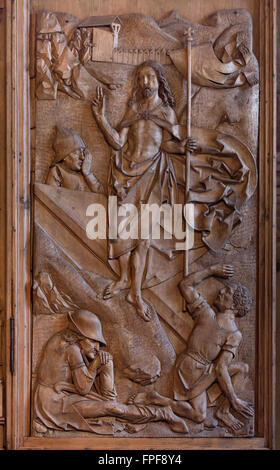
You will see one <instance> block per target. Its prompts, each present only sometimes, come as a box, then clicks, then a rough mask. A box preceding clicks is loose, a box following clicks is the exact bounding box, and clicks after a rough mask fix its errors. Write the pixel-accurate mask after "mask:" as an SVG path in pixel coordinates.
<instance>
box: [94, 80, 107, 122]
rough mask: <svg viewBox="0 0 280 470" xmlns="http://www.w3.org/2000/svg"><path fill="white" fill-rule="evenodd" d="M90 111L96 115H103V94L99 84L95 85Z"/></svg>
mask: <svg viewBox="0 0 280 470" xmlns="http://www.w3.org/2000/svg"><path fill="white" fill-rule="evenodd" d="M92 112H93V114H94V116H96V117H100V116H104V112H105V96H104V93H103V88H102V87H101V86H97V87H96V97H95V99H94V100H93V102H92Z"/></svg>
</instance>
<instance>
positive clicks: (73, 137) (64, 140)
mask: <svg viewBox="0 0 280 470" xmlns="http://www.w3.org/2000/svg"><path fill="white" fill-rule="evenodd" d="M85 148H86V145H85V143H84V141H83V139H82V138H81V137H80V136H79V135H78V134H77V133H76V132H75V131H73V130H72V129H66V127H61V126H57V127H56V134H55V140H54V143H53V149H54V151H55V157H54V159H53V162H52V166H54V165H55V164H56V163H59V162H61V161H62V160H64V158H66V157H67V156H68V155H69V154H70V153H71V152H75V151H76V150H80V149H85Z"/></svg>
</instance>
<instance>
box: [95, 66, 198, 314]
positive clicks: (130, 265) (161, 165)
mask: <svg viewBox="0 0 280 470" xmlns="http://www.w3.org/2000/svg"><path fill="white" fill-rule="evenodd" d="M174 105H175V100H174V98H173V96H172V93H171V90H170V88H169V84H168V82H167V78H166V75H165V71H164V69H163V67H162V66H161V65H160V64H159V63H157V62H153V61H147V62H144V63H143V64H141V65H140V66H139V67H138V68H137V70H136V77H135V83H134V88H133V90H132V95H131V99H130V101H129V104H128V108H127V111H126V113H125V116H124V118H123V120H122V122H121V124H120V125H119V127H118V130H116V129H113V128H112V127H111V125H110V124H109V122H108V121H107V119H106V116H105V97H104V95H103V91H102V89H101V88H97V96H96V99H95V100H94V101H93V106H92V110H93V114H94V117H95V119H96V121H97V123H98V125H99V127H100V129H101V131H102V132H103V134H104V137H105V138H106V140H107V142H108V143H109V145H110V146H111V147H112V148H113V150H114V152H113V155H112V158H111V165H110V172H109V193H110V194H111V195H116V196H117V197H118V204H119V205H121V204H128V203H129V204H133V205H134V206H135V207H136V208H137V210H138V214H140V213H141V204H158V206H161V205H162V204H164V203H169V204H173V203H174V198H175V193H176V179H175V174H174V169H173V167H172V163H171V161H170V159H169V157H168V152H169V153H182V154H184V153H185V147H186V145H187V148H188V150H189V151H194V150H195V148H196V142H195V141H194V140H193V139H187V140H185V141H184V142H179V137H178V135H176V134H175V133H174V132H175V130H176V125H177V124H178V121H177V117H176V114H175V112H174V110H173V107H174ZM174 126H175V127H174ZM152 230H153V227H152V226H151V227H150V232H149V233H150V235H149V238H148V239H145V240H141V239H140V238H138V239H128V240H124V239H122V238H120V237H119V238H117V239H115V240H109V259H118V260H119V263H120V278H119V280H118V281H117V282H112V283H111V284H110V285H109V286H108V287H107V288H106V289H105V291H104V299H109V298H111V297H113V296H114V295H116V294H118V293H119V292H120V291H121V290H123V289H126V288H128V287H130V290H129V293H128V295H127V301H128V302H130V303H131V304H133V305H134V306H135V308H136V311H137V313H138V315H140V317H142V318H143V319H144V320H145V321H150V320H151V318H152V314H153V311H152V306H151V305H150V304H149V303H148V302H147V301H146V300H145V299H144V298H143V297H142V294H141V286H142V280H143V276H144V271H145V267H146V259H147V254H148V250H149V247H150V244H151V237H152ZM129 273H130V275H131V279H130V276H129ZM130 281H131V282H130Z"/></svg>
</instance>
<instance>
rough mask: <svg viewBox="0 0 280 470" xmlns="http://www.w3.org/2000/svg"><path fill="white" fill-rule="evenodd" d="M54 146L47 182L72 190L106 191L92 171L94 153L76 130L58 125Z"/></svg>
mask: <svg viewBox="0 0 280 470" xmlns="http://www.w3.org/2000/svg"><path fill="white" fill-rule="evenodd" d="M53 148H54V151H55V157H54V160H53V162H52V165H51V167H50V170H49V174H48V177H47V181H46V184H50V185H52V186H56V187H60V188H66V189H71V190H72V191H88V192H89V191H91V192H94V193H104V189H103V186H102V184H101V183H100V182H99V181H98V179H97V178H96V177H95V176H94V174H93V173H92V172H91V162H92V154H91V152H90V151H89V149H88V148H87V147H86V145H85V143H84V142H83V140H82V139H81V137H80V136H79V135H78V134H76V132H74V131H73V130H70V129H66V128H63V127H57V128H56V136H55V141H54V144H53Z"/></svg>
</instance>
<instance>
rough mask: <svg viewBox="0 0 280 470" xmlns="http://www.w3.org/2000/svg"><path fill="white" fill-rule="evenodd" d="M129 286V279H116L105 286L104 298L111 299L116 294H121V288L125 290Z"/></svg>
mask: <svg viewBox="0 0 280 470" xmlns="http://www.w3.org/2000/svg"><path fill="white" fill-rule="evenodd" d="M127 287H128V281H127V279H125V280H120V281H114V282H112V283H111V284H110V285H109V286H107V287H106V288H105V290H104V293H103V299H104V300H108V299H111V298H112V297H114V296H115V295H117V294H119V293H120V292H121V290H124V289H126V288H127Z"/></svg>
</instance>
